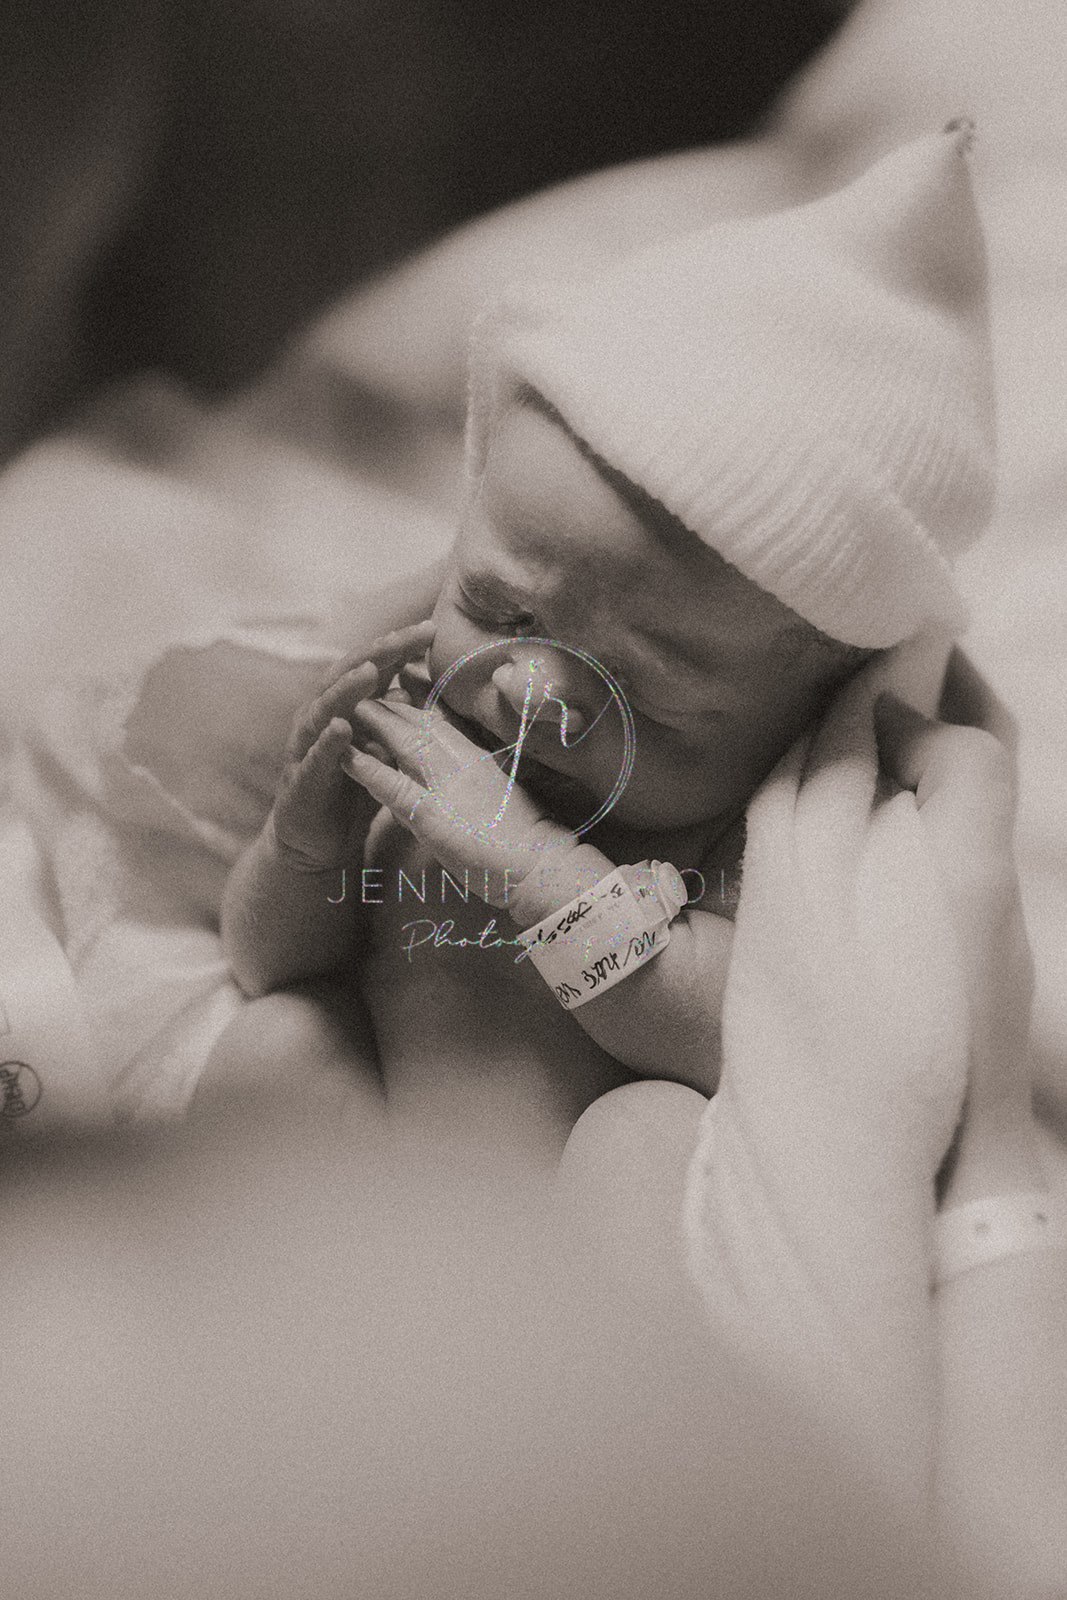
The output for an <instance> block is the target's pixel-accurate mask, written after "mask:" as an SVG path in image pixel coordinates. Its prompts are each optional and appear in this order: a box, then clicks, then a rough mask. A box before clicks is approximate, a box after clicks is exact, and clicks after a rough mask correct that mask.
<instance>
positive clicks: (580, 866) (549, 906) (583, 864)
mask: <svg viewBox="0 0 1067 1600" xmlns="http://www.w3.org/2000/svg"><path fill="white" fill-rule="evenodd" d="M614 867H615V863H614V862H613V861H609V860H608V858H607V856H605V855H602V854H601V852H600V851H599V850H596V849H594V847H593V846H592V845H590V844H582V842H581V841H580V840H577V839H576V840H574V842H573V843H572V844H570V845H566V844H561V845H560V846H559V847H554V848H552V849H550V850H546V851H545V852H544V854H543V856H542V857H541V858H540V859H539V860H537V861H536V862H535V864H534V865H533V866H532V867H531V869H530V871H529V872H528V873H527V874H526V875H525V877H524V878H523V879H522V881H521V882H520V883H518V884H515V885H514V886H513V887H512V889H511V891H510V894H509V896H508V902H507V910H508V915H509V916H510V917H511V920H512V922H513V923H514V924H515V926H516V927H517V928H523V929H525V928H532V927H533V926H534V924H535V923H538V922H540V921H542V919H543V918H545V917H547V916H549V915H551V913H552V912H553V911H558V910H559V909H560V907H561V906H565V905H566V904H567V903H568V901H570V900H573V899H575V898H576V896H578V895H580V894H583V893H584V892H585V891H586V890H587V889H591V888H592V887H593V885H594V884H597V883H599V882H600V880H601V878H604V877H606V876H607V874H608V873H609V872H611V871H613V870H614Z"/></svg>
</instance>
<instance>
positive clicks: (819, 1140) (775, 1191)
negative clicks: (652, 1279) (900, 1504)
mask: <svg viewBox="0 0 1067 1600" xmlns="http://www.w3.org/2000/svg"><path fill="white" fill-rule="evenodd" d="M728 1049H729V1044H728ZM735 1064H736V1063H734V1062H732V1061H731V1060H730V1058H729V1055H728V1060H727V1068H728V1071H729V1069H730V1068H731V1067H732V1066H733V1065H735ZM783 1076H784V1075H783ZM816 1098H817V1096H816V1095H815V1094H813V1095H812V1096H810V1097H809V1099H808V1100H807V1101H805V1102H804V1103H799V1102H793V1101H789V1100H785V1101H783V1102H781V1103H779V1104H777V1105H773V1104H771V1103H769V1101H768V1099H767V1098H766V1097H765V1096H760V1098H759V1099H757V1100H753V1099H750V1098H749V1097H748V1096H747V1095H746V1094H745V1092H744V1090H743V1087H742V1086H741V1085H737V1086H736V1091H735V1085H734V1083H733V1082H731V1081H727V1082H726V1083H725V1084H724V1087H723V1089H722V1090H721V1091H720V1093H719V1095H718V1096H717V1098H716V1099H715V1101H713V1103H712V1105H711V1107H710V1108H709V1111H708V1113H707V1118H706V1122H705V1127H704V1130H703V1134H702V1138H701V1141H700V1147H699V1151H698V1154H697V1157H696V1159H695V1161H694V1165H693V1168H692V1170H691V1174H690V1189H689V1199H688V1212H687V1231H688V1235H689V1239H690V1248H691V1261H692V1264H693V1268H694V1273H695V1275H696V1277H697V1279H698V1281H699V1282H700V1285H701V1287H702V1289H703V1291H704V1294H705V1298H706V1299H707V1300H708V1302H709V1305H710V1307H711V1309H712V1311H713V1313H715V1314H716V1315H720V1316H722V1317H724V1318H725V1319H727V1320H729V1321H733V1322H734V1323H736V1324H737V1325H738V1326H739V1328H740V1330H741V1334H742V1336H743V1338H744V1340H745V1342H746V1344H750V1345H751V1346H752V1347H753V1348H754V1349H760V1348H762V1350H763V1352H764V1356H765V1359H766V1360H767V1362H768V1364H769V1365H772V1366H773V1367H776V1368H782V1367H787V1368H788V1369H789V1370H790V1371H791V1372H792V1373H793V1374H794V1376H795V1380H796V1382H797V1384H798V1386H802V1387H805V1388H806V1389H807V1390H808V1392H809V1394H810V1395H811V1396H812V1403H813V1404H815V1405H818V1406H819V1407H824V1406H826V1407H829V1408H831V1409H835V1408H836V1412H837V1414H838V1416H839V1418H840V1419H841V1421H842V1423H843V1425H848V1426H851V1427H853V1428H855V1429H857V1430H859V1431H861V1432H865V1433H866V1435H867V1436H868V1438H869V1440H870V1441H871V1443H872V1446H873V1448H874V1449H875V1451H876V1453H877V1456H878V1458H879V1459H880V1462H881V1465H882V1468H883V1470H884V1472H885V1475H886V1479H887V1481H888V1482H889V1483H890V1484H891V1486H892V1489H893V1492H894V1493H895V1494H897V1495H898V1496H900V1497H901V1499H902V1501H908V1502H909V1503H910V1510H911V1512H912V1513H913V1514H915V1515H917V1516H924V1515H928V1514H929V1504H930V1493H931V1485H932V1478H933V1457H934V1415H935V1411H934V1407H935V1381H936V1365H935V1357H936V1352H935V1345H934V1327H933V1319H932V1315H931V1308H930V1300H929V1289H928V1237H929V1227H930V1218H931V1215H932V1211H933V1197H932V1193H931V1192H930V1185H928V1184H927V1183H926V1182H924V1181H923V1177H922V1174H921V1173H919V1172H917V1171H916V1169H915V1167H914V1164H912V1163H910V1162H909V1160H908V1159H907V1156H906V1154H905V1155H903V1156H902V1155H901V1154H900V1153H899V1152H897V1153H894V1152H893V1151H892V1150H889V1149H887V1150H886V1151H885V1152H884V1154H883V1157H882V1160H881V1163H880V1164H879V1166H878V1167H877V1168H876V1169H872V1165H871V1160H870V1153H869V1151H867V1150H866V1149H863V1148H861V1147H859V1146H858V1144H857V1141H855V1140H854V1139H853V1138H851V1137H850V1136H849V1130H848V1128H847V1126H846V1125H843V1124H842V1123H841V1122H840V1120H838V1122H835V1121H834V1120H833V1118H832V1117H831V1116H829V1115H826V1114H820V1112H819V1110H818V1108H817V1106H815V1105H814V1104H813V1103H812V1102H814V1101H815V1099H816Z"/></svg>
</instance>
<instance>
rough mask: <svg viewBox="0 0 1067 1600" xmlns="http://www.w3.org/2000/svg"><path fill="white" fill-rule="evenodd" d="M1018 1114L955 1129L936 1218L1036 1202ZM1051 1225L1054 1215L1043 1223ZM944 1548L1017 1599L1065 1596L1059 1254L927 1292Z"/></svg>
mask: <svg viewBox="0 0 1067 1600" xmlns="http://www.w3.org/2000/svg"><path fill="white" fill-rule="evenodd" d="M1047 1184H1048V1174H1047V1173H1046V1170H1045V1164H1044V1162H1043V1160H1042V1158H1041V1155H1040V1153H1039V1148H1038V1134H1037V1129H1036V1128H1035V1125H1034V1123H1033V1120H1032V1118H1031V1116H1030V1113H1029V1109H1028V1108H1026V1107H1016V1108H1014V1109H1011V1110H1008V1111H1003V1110H999V1111H997V1112H996V1113H995V1114H994V1115H993V1116H991V1117H988V1118H984V1119H983V1120H982V1121H981V1122H980V1123H972V1124H969V1125H968V1126H966V1127H965V1129H964V1133H963V1137H962V1139H961V1144H960V1151H959V1156H958V1159H957V1162H956V1166H955V1170H954V1172H953V1177H952V1181H951V1184H950V1186H949V1189H948V1192H947V1194H946V1196H945V1206H946V1207H952V1206H954V1205H962V1204H966V1203H968V1202H971V1201H977V1200H982V1199H986V1198H996V1197H998V1196H1004V1195H1011V1194H1022V1193H1027V1192H1038V1193H1040V1192H1043V1191H1044V1190H1045V1189H1046V1188H1047ZM1050 1214H1051V1213H1050ZM935 1303H936V1317H937V1326H938V1334H939V1346H940V1364H941V1404H940V1424H939V1447H938V1509H939V1517H940V1522H941V1529H942V1534H943V1537H944V1539H945V1542H946V1544H948V1545H949V1546H950V1547H959V1548H961V1549H962V1551H963V1552H964V1553H965V1554H967V1555H969V1556H970V1557H971V1558H972V1559H973V1560H975V1561H976V1563H981V1565H982V1567H984V1568H985V1569H986V1570H989V1571H992V1572H993V1573H995V1574H996V1575H997V1576H998V1578H999V1579H1000V1580H1001V1581H1002V1582H1003V1583H1004V1584H1005V1586H1006V1592H1008V1591H1010V1593H1011V1594H1012V1595H1013V1596H1018V1597H1019V1600H1031V1597H1037V1596H1040V1597H1045V1596H1051V1595H1060V1594H1062V1593H1064V1592H1065V1589H1067V1251H1064V1250H1062V1249H1043V1250H1037V1251H1032V1252H1028V1253H1025V1254H1010V1255H1006V1256H1002V1257H1000V1258H999V1259H997V1260H995V1261H990V1262H988V1263H986V1264H984V1265H982V1266H976V1267H973V1268H971V1269H970V1270H968V1271H965V1272H961V1273H960V1274H959V1275H958V1276H955V1277H952V1278H950V1279H948V1280H947V1281H946V1282H944V1283H943V1284H942V1285H941V1286H940V1287H939V1288H938V1289H937V1291H936V1296H935Z"/></svg>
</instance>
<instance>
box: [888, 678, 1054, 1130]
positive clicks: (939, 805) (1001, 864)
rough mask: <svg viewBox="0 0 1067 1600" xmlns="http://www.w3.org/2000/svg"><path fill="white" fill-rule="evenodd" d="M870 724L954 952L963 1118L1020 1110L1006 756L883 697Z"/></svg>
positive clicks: (1016, 899) (1027, 990)
mask: <svg viewBox="0 0 1067 1600" xmlns="http://www.w3.org/2000/svg"><path fill="white" fill-rule="evenodd" d="M876 726H877V732H878V747H879V752H880V754H881V758H882V765H883V767H884V769H885V771H886V772H887V774H888V775H889V776H890V777H891V778H892V780H893V781H894V782H896V783H898V784H900V785H901V787H902V788H904V789H906V790H909V791H911V792H912V793H913V794H914V797H915V807H916V811H917V814H918V816H919V819H920V821H921V823H922V826H923V830H924V833H925V836H926V840H927V843H928V847H929V849H930V852H931V854H932V856H933V858H934V861H935V863H936V867H937V874H938V880H939V882H940V884H941V887H942V889H943V891H944V894H945V896H946V899H947V902H948V906H949V910H950V913H951V916H952V921H953V925H954V928H955V933H956V938H957V941H958V945H959V951H960V956H961V960H962V963H963V970H964V977H965V982H966V995H967V1005H968V1013H969V1022H970V1026H969V1046H970V1048H969V1073H968V1083H967V1111H968V1119H969V1120H971V1119H973V1118H975V1117H982V1118H985V1117H994V1116H999V1115H1000V1114H1002V1113H1010V1114H1014V1113H1015V1112H1017V1111H1020V1110H1025V1108H1026V1106H1027V1104H1028V1100H1029V1089H1030V1085H1029V1079H1028V1074H1027V1072H1026V1070H1025V1068H1026V1045H1027V1037H1028V1033H1029V1023H1030V1009H1031V1002H1032V999H1033V987H1034V973H1033V958H1032V955H1031V952H1030V946H1029V942H1028V940H1027V935H1026V926H1025V922H1024V919H1023V911H1022V899H1021V895H1020V892H1019V878H1018V873H1017V870H1016V867H1015V862H1014V858H1013V855H1012V829H1013V826H1014V821H1015V800H1016V794H1015V773H1014V767H1013V763H1012V760H1011V757H1010V755H1009V753H1008V751H1007V750H1006V749H1005V747H1004V745H1003V744H1001V743H1000V742H999V741H998V740H997V739H995V738H994V737H993V736H992V735H991V734H990V733H988V732H985V731H983V730H982V729H980V728H973V727H947V726H945V725H943V724H939V723H935V722H931V721H929V720H928V719H927V718H925V717H921V716H920V715H919V714H918V713H917V712H916V711H914V710H913V709H912V708H911V707H910V706H907V705H905V704H904V703H903V702H902V701H899V700H896V699H895V698H893V697H892V696H884V697H883V698H882V699H881V700H880V701H879V703H878V705H877V706H876Z"/></svg>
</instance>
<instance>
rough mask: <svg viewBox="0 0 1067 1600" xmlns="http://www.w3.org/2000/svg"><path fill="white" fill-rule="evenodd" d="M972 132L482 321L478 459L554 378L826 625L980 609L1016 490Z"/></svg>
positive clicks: (599, 432) (691, 519) (615, 446)
mask: <svg viewBox="0 0 1067 1600" xmlns="http://www.w3.org/2000/svg"><path fill="white" fill-rule="evenodd" d="M968 142H969V134H968V131H967V130H966V129H965V128H961V127H958V126H950V128H948V129H946V130H945V131H944V132H943V133H940V134H936V135H933V136H931V137H929V138H925V139H921V140H917V141H915V142H914V143H912V144H909V145H906V146H904V147H903V148H902V149H899V150H897V151H895V152H894V153H893V154H891V155H890V156H888V157H886V158H885V159H884V160H882V161H881V162H879V163H878V164H877V165H876V166H875V167H873V168H872V169H870V171H868V172H867V173H865V174H864V175H863V176H862V177H860V178H859V179H858V180H857V181H855V182H853V183H852V184H850V185H849V186H848V187H846V188H844V189H842V190H839V191H837V192H835V193H834V194H831V195H829V196H827V197H825V198H823V199H821V200H818V201H815V202H813V203H811V204H808V205H804V206H800V207H796V208H793V209H791V210H788V211H782V212H777V213H774V214H772V215H769V216H765V217H760V218H756V219H746V220H744V221H740V222H735V223H731V224H720V225H717V226H715V227H713V228H708V229H705V230H702V231H701V232H699V233H696V234H691V235H686V236H683V237H681V238H675V239H671V240H669V241H668V242H667V243H665V244H663V245H661V246H658V247H656V248H655V249H653V250H649V251H646V252H643V253H641V254H640V255H638V256H635V257H632V258H630V259H629V260H628V261H626V262H624V263H623V264H622V265H621V266H619V267H618V268H616V269H615V270H614V271H612V272H610V273H608V274H605V275H603V276H600V277H597V278H593V279H586V280H583V281H582V282H579V283H576V284H570V285H564V284H548V285H532V286H518V287H516V288H514V289H512V290H510V291H509V292H508V293H507V294H506V295H505V296H504V297H503V298H502V299H501V300H500V301H499V302H498V303H497V304H496V305H495V306H494V307H492V308H491V309H490V310H489V311H488V312H487V313H486V314H485V315H484V316H483V318H482V319H481V321H480V323H479V325H478V326H477V328H476V330H475V336H474V340H473V344H472V363H471V407H470V417H469V422H468V471H469V473H470V475H471V477H472V478H473V479H475V480H476V479H477V477H478V475H479V474H480V472H481V470H482V468H483V466H484V460H485V452H486V449H487V445H488V441H489V439H490V438H491V435H492V431H493V428H494V426H495V423H496V420H497V419H498V418H499V416H500V415H501V412H502V409H503V408H504V407H506V406H508V405H509V404H511V403H513V402H514V400H515V399H516V396H517V394H518V392H519V390H520V389H521V388H522V387H523V386H530V387H532V388H533V389H535V390H537V391H538V392H539V393H540V394H541V395H542V396H543V397H544V398H545V399H546V400H548V401H549V402H550V404H551V405H553V406H554V407H555V408H556V410H557V411H558V412H559V413H560V414H561V416H562V417H563V419H564V421H565V422H566V423H567V425H568V426H569V427H570V428H571V430H572V431H573V432H574V433H575V434H576V435H578V436H579V437H580V438H581V439H583V440H584V441H585V442H586V443H587V444H588V446H589V447H590V448H591V449H592V451H593V452H594V453H595V454H596V455H597V456H599V457H600V458H601V459H602V460H604V461H605V462H607V463H609V464H610V465H611V466H612V467H614V468H615V469H616V470H618V471H619V472H621V473H623V474H624V476H626V477H627V478H629V479H630V480H631V481H632V482H633V483H635V484H637V485H639V486H640V487H641V488H642V489H644V490H645V491H646V492H647V493H649V494H650V495H652V496H653V497H654V498H655V499H657V500H658V501H660V502H661V503H662V504H663V505H664V506H665V507H666V508H667V509H668V511H670V512H672V513H673V514H674V515H675V516H676V517H678V518H679V519H680V520H681V521H682V522H683V523H685V525H686V526H687V527H689V528H691V529H692V530H693V532H694V533H696V534H697V535H699V537H700V538H701V539H703V540H704V541H705V542H706V543H708V544H709V545H711V546H712V547H713V548H714V549H715V550H717V551H718V552H719V553H720V554H721V555H722V556H723V557H725V558H726V559H727V560H728V561H730V562H731V563H733V565H734V566H736V567H737V568H738V569H739V570H740V571H741V572H742V573H743V574H744V575H745V576H746V577H748V578H751V579H752V580H753V581H754V582H756V583H758V584H760V585H761V586H762V587H763V588H765V589H767V590H769V591H770V592H771V593H772V594H774V595H776V596H777V598H778V599H780V600H782V601H783V602H784V603H785V604H786V605H788V606H790V607H792V609H793V610H794V611H796V612H798V613H799V614H800V615H801V616H802V617H805V618H807V619H808V621H810V622H812V623H813V624H814V625H815V626H816V627H818V628H820V629H822V630H823V632H825V633H828V634H830V635H832V636H833V637H834V638H836V639H840V640H843V641H844V642H845V643H848V644H855V645H862V646H866V647H869V648H880V647H884V646H888V645H892V644H896V643H898V642H899V641H901V640H903V639H906V638H910V637H912V636H913V635H915V634H916V633H918V632H919V631H920V630H921V629H924V628H926V627H929V626H931V625H934V626H939V627H942V628H944V627H947V628H949V629H958V628H959V627H961V626H962V625H963V623H964V622H965V620H966V618H965V612H964V609H963V607H962V604H961V602H960V600H959V598H958V596H957V593H956V590H955V587H954V584H953V581H952V573H951V563H952V561H953V559H954V558H955V557H956V556H957V555H958V554H959V553H960V552H961V551H962V550H964V549H965V548H966V547H967V546H968V545H969V544H971V543H972V542H973V541H974V539H975V538H976V537H977V536H978V534H979V533H980V532H981V529H982V527H983V524H984V523H985V521H986V519H987V517H988V514H989V509H990V505H991V500H992V492H993V456H994V448H993V420H992V392H993V385H992V370H991V361H990V352H989V339H988V329H987V319H986V285H985V254H984V248H983V242H982V235H981V229H980V225H979V221H978V215H977V212H976V209H975V204H974V197H973V193H972V189H971V183H970V175H969V169H968V163H967V161H966V159H965V150H966V147H967V144H968Z"/></svg>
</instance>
